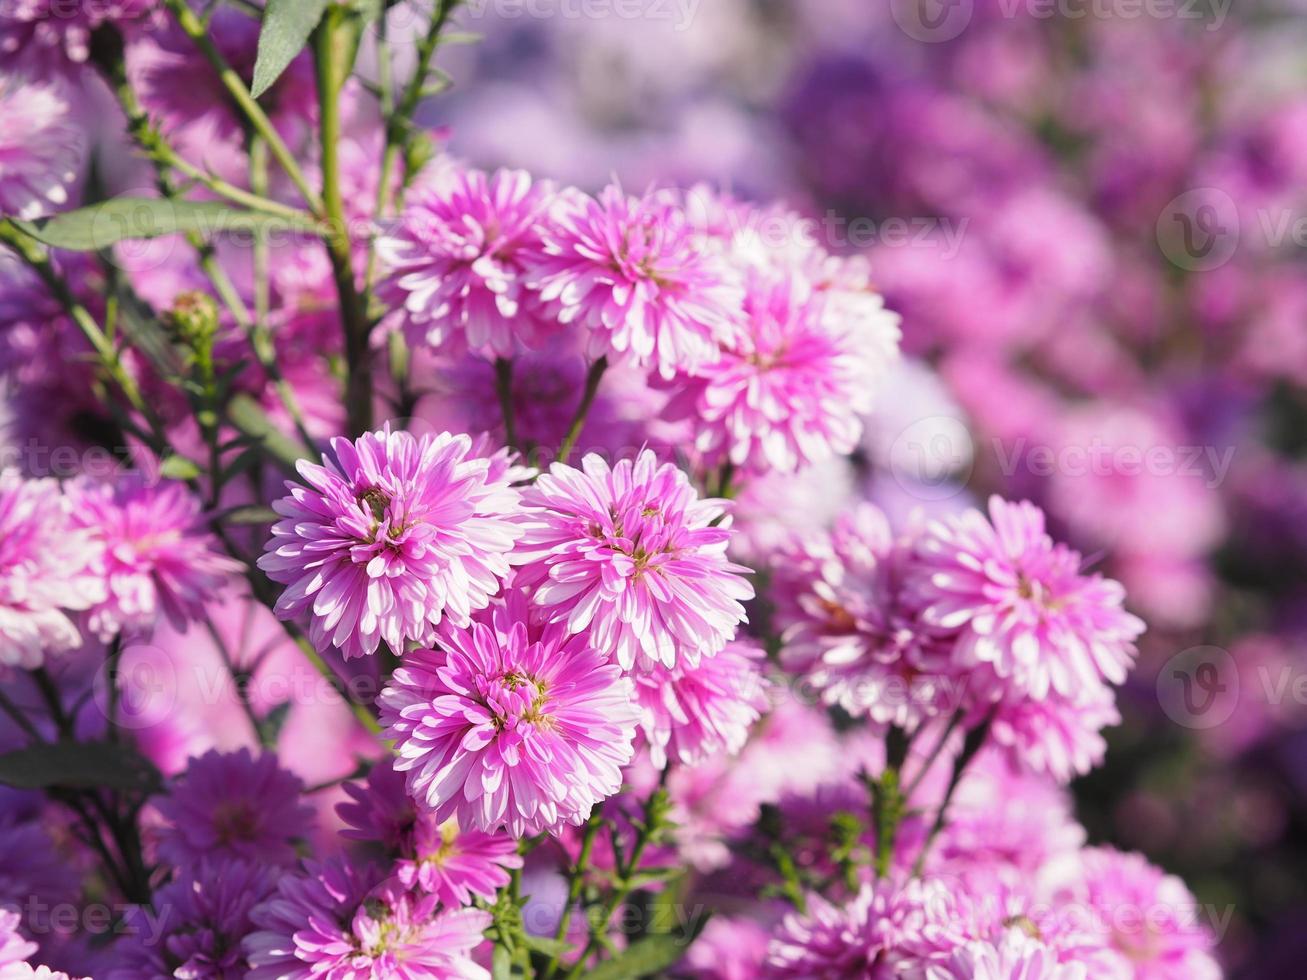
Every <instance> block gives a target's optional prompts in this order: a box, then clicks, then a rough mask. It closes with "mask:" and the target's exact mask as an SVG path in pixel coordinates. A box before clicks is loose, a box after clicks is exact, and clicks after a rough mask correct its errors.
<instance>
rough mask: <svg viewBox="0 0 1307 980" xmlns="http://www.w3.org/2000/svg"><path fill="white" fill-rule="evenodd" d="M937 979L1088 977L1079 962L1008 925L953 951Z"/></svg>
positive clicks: (1055, 979)
mask: <svg viewBox="0 0 1307 980" xmlns="http://www.w3.org/2000/svg"><path fill="white" fill-rule="evenodd" d="M934 976H937V977H938V978H939V980H1088V974H1087V973H1086V972H1085V967H1084V966H1083V965H1082V964H1079V963H1060V962H1058V957H1057V953H1056V951H1054V950H1052V949H1050V948H1049V947H1047V946H1045V945H1044V944H1043V943H1041V942H1039V941H1038V940H1037V939H1033V938H1031V937H1030V936H1028V935H1026V933H1025V932H1023V931H1022V930H1021V929H1020V928H1012V929H1008V930H1006V931H1005V932H1004V933H1003V936H1002V937H1001V938H1000V939H999V940H998V941H997V942H993V943H990V942H984V941H980V940H977V941H975V942H971V943H968V944H967V945H966V946H964V947H962V948H961V949H959V950H957V951H955V952H954V953H953V955H952V957H951V958H950V959H949V961H948V963H947V964H945V965H944V966H943V968H942V969H941V972H939V973H937V974H934Z"/></svg>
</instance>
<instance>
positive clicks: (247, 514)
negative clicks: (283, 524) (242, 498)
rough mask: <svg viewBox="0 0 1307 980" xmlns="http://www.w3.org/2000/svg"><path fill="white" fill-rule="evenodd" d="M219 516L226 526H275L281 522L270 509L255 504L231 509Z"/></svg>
mask: <svg viewBox="0 0 1307 980" xmlns="http://www.w3.org/2000/svg"><path fill="white" fill-rule="evenodd" d="M219 516H220V517H221V518H222V521H223V522H224V523H226V524H275V523H277V521H279V520H281V515H280V514H278V513H277V512H276V511H275V510H273V509H272V508H271V507H261V506H259V505H257V504H248V505H245V506H243V507H233V508H232V509H231V510H229V511H224V512H223V513H222V514H221V515H219Z"/></svg>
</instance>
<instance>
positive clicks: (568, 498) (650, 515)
mask: <svg viewBox="0 0 1307 980" xmlns="http://www.w3.org/2000/svg"><path fill="white" fill-rule="evenodd" d="M522 503H523V505H524V508H525V514H524V516H523V519H522V525H521V526H522V530H523V534H522V539H521V541H520V542H519V543H518V549H517V551H516V552H515V553H514V556H513V561H514V563H515V564H517V565H519V566H520V567H519V569H518V574H517V577H516V578H515V579H514V582H515V584H516V585H518V586H522V587H526V588H528V589H532V590H534V596H533V601H534V603H535V605H536V606H537V607H538V608H539V610H540V611H541V612H542V613H543V615H544V618H545V619H546V620H547V621H549V622H555V623H566V626H567V630H568V632H570V633H582V632H584V633H585V634H586V635H587V636H588V638H589V642H590V644H591V645H592V646H594V647H595V648H597V649H600V650H603V651H605V652H611V654H612V656H613V657H615V658H616V660H617V662H618V663H620V664H621V665H622V667H623V668H625V669H628V670H629V669H631V667H633V666H634V665H635V663H636V661H637V660H640V661H641V662H642V663H644V664H646V665H648V664H650V663H661V664H663V666H665V667H675V666H676V665H677V664H695V663H697V662H698V660H699V657H700V656H711V655H712V654H714V653H716V652H718V651H719V650H721V649H722V647H724V646H725V645H726V643H727V641H728V640H730V639H732V638H733V637H734V635H735V631H736V628H737V627H738V626H739V624H740V623H741V622H744V621H745V619H746V617H745V612H744V606H743V605H741V603H742V601H743V600H745V599H751V598H753V587H752V586H751V585H750V584H749V583H748V581H747V580H746V579H745V578H744V577H743V576H744V575H745V574H746V573H747V572H748V569H746V568H743V567H741V566H739V565H735V564H732V563H731V562H729V561H728V560H727V559H726V546H727V542H728V541H729V539H730V531H729V530H728V529H727V528H725V527H721V526H717V524H718V522H719V521H720V519H721V518H722V516H723V515H724V514H725V513H726V505H725V503H724V502H723V501H720V500H712V499H706V500H701V499H700V498H699V495H698V494H697V493H696V492H695V489H694V487H692V486H691V485H690V481H689V480H688V479H687V478H686V476H685V474H684V473H682V472H681V471H680V470H678V469H677V468H676V467H675V466H674V465H673V464H671V463H663V464H659V462H658V459H657V457H656V456H655V455H654V453H653V452H652V451H651V450H647V449H646V450H645V451H643V452H642V453H640V455H639V456H638V457H637V458H636V459H635V460H634V461H632V460H629V459H624V460H622V461H621V462H619V463H618V464H617V465H616V466H613V467H609V465H608V464H607V463H606V462H605V461H604V460H603V459H602V458H600V457H599V456H597V455H593V454H592V455H589V456H586V457H585V459H584V460H582V462H581V469H579V470H577V469H574V468H573V467H571V466H567V465H564V464H561V463H555V464H554V465H553V466H552V467H550V470H549V472H548V473H547V474H545V475H542V476H541V477H540V478H539V480H537V481H536V483H535V485H534V486H532V487H530V488H529V489H528V490H526V491H525V492H524V494H523V498H522Z"/></svg>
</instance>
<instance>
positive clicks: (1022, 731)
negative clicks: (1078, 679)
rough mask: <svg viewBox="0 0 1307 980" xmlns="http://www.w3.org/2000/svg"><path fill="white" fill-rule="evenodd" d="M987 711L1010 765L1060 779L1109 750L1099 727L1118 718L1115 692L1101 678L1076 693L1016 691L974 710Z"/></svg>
mask: <svg viewBox="0 0 1307 980" xmlns="http://www.w3.org/2000/svg"><path fill="white" fill-rule="evenodd" d="M991 711H992V713H993V717H992V720H991V723H990V728H989V732H990V738H991V739H992V740H993V742H994V744H995V745H998V746H1001V747H1002V748H1003V749H1004V750H1005V751H1006V753H1007V756H1008V758H1009V760H1010V761H1011V763H1012V765H1013V766H1015V767H1018V768H1021V769H1024V770H1026V771H1027V772H1032V773H1038V774H1042V775H1047V776H1051V777H1052V778H1053V779H1054V780H1056V781H1057V782H1059V783H1069V782H1070V781H1071V780H1073V779H1075V778H1076V777H1077V776H1083V775H1084V774H1085V773H1087V772H1089V771H1090V770H1091V769H1093V768H1094V767H1095V766H1097V765H1099V764H1101V763H1102V761H1103V756H1104V755H1105V754H1106V752H1107V741H1106V740H1105V739H1104V738H1103V734H1102V732H1103V729H1104V728H1110V727H1111V726H1113V725H1119V724H1120V723H1121V714H1120V712H1118V711H1117V709H1116V695H1115V694H1114V693H1113V691H1112V689H1111V688H1110V687H1108V686H1107V685H1105V684H1099V685H1097V686H1086V687H1085V688H1084V690H1082V691H1081V692H1079V693H1078V694H1076V695H1075V696H1074V697H1064V696H1062V695H1061V694H1058V693H1057V692H1056V691H1049V692H1048V694H1047V695H1046V696H1045V697H1042V698H1034V697H1017V698H1015V699H1013V700H1011V701H1004V702H1000V703H999V704H998V705H997V706H995V707H993V708H990V707H988V706H986V705H983V704H982V705H980V706H978V707H977V708H976V711H975V713H976V715H977V716H978V717H979V716H981V715H983V714H986V713H989V712H991ZM977 720H978V718H977Z"/></svg>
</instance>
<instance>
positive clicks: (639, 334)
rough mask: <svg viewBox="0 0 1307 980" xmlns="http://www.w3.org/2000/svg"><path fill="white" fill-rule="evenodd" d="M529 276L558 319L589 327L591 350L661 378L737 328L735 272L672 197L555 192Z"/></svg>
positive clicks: (697, 361) (700, 360) (689, 364)
mask: <svg viewBox="0 0 1307 980" xmlns="http://www.w3.org/2000/svg"><path fill="white" fill-rule="evenodd" d="M551 217H552V219H553V220H552V223H551V225H550V231H549V235H548V236H547V238H546V241H545V244H544V248H543V249H542V250H541V252H540V253H539V255H538V256H536V257H535V258H534V259H533V260H532V270H531V274H530V277H529V282H530V284H531V285H532V286H534V287H535V288H537V289H539V291H540V298H541V299H542V300H544V301H545V302H547V303H551V304H556V305H557V310H558V320H559V321H560V322H561V323H564V324H569V323H575V324H577V325H578V326H580V327H582V328H584V329H585V330H588V331H590V334H591V339H590V353H591V356H594V357H598V356H599V355H601V354H611V355H614V356H615V357H630V358H631V359H632V360H633V361H634V362H635V363H637V364H639V365H641V366H650V367H657V368H658V370H659V371H660V373H661V374H662V375H663V377H665V378H670V377H672V376H673V375H674V374H675V373H676V372H677V371H693V370H696V369H697V368H699V367H701V366H702V365H705V364H709V363H711V362H712V361H715V360H716V359H717V357H718V350H717V346H718V344H719V343H720V342H723V341H726V340H727V339H729V337H730V336H731V335H732V334H733V333H734V331H735V329H736V323H737V321H738V319H739V314H740V304H741V302H742V298H743V293H742V290H741V287H740V285H739V282H738V274H737V273H735V272H734V271H733V270H732V269H731V267H730V266H729V264H728V263H727V262H726V261H725V260H724V259H723V258H722V257H721V256H720V255H719V254H718V253H717V252H716V251H715V250H712V249H707V248H704V247H703V243H702V241H701V240H700V239H701V236H700V235H698V234H697V233H696V231H695V229H694V227H693V226H692V225H691V223H690V222H689V220H688V219H687V218H686V216H685V213H684V212H683V211H682V210H681V209H680V208H679V207H678V205H677V203H676V200H675V198H674V196H673V195H669V194H658V193H654V194H650V195H648V196H646V197H643V198H636V197H628V196H627V195H626V194H625V193H624V192H623V191H622V189H621V188H620V187H616V186H610V187H608V188H606V189H605V190H604V191H603V193H602V194H600V196H599V198H598V199H597V200H596V199H594V198H591V197H587V196H585V195H583V194H581V193H579V192H575V191H573V192H569V193H564V194H562V195H560V197H559V199H558V201H557V204H556V206H555V208H554V209H553V212H552V215H551Z"/></svg>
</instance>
